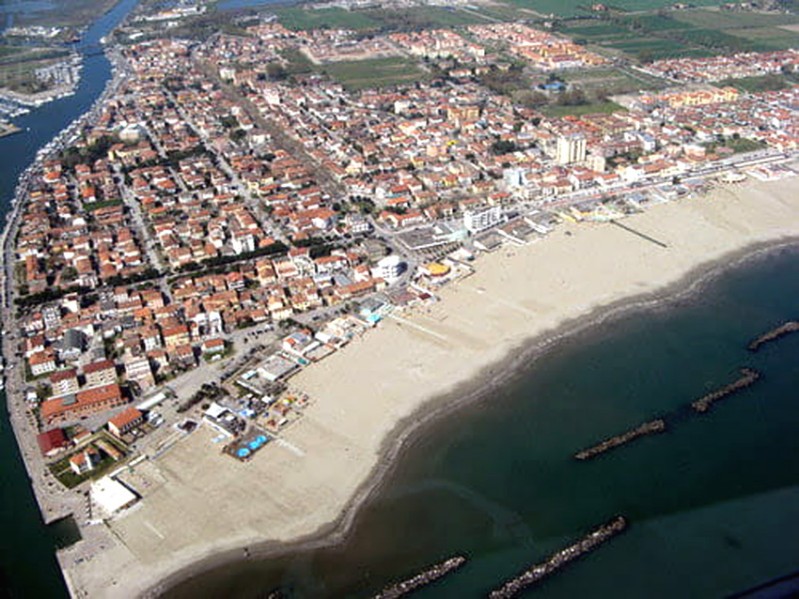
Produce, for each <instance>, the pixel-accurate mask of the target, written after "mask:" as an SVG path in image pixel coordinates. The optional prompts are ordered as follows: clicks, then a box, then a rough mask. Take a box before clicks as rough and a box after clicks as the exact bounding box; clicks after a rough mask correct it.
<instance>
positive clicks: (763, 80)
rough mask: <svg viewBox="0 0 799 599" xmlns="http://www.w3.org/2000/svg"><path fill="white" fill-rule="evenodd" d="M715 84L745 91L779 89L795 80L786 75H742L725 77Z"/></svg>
mask: <svg viewBox="0 0 799 599" xmlns="http://www.w3.org/2000/svg"><path fill="white" fill-rule="evenodd" d="M715 85H717V86H719V87H726V86H731V87H734V88H736V89H739V90H741V91H744V92H763V91H777V90H781V89H785V88H786V87H789V86H791V85H793V80H791V79H789V78H788V77H785V76H784V75H777V74H774V75H763V76H762V77H742V78H741V79H725V80H724V81H719V82H718V83H716V84H715Z"/></svg>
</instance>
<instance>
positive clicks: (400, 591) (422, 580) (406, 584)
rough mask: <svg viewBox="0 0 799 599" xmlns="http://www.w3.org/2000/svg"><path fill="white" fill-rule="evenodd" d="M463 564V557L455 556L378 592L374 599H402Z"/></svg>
mask: <svg viewBox="0 0 799 599" xmlns="http://www.w3.org/2000/svg"><path fill="white" fill-rule="evenodd" d="M465 563H466V558H465V557H463V556H462V555H456V556H455V557H451V558H449V559H448V560H445V561H443V562H440V563H438V564H435V565H433V566H430V567H429V568H427V569H426V570H424V571H422V572H419V574H417V575H416V576H414V577H413V578H408V579H407V580H403V581H402V582H398V583H397V584H395V585H392V586H390V587H386V588H385V589H383V590H382V591H380V592H379V593H378V594H377V595H375V597H374V599H396V598H397V597H402V596H403V595H407V594H408V593H411V592H413V591H415V590H416V589H420V588H422V587H423V586H426V585H428V584H430V583H432V582H435V581H436V580H438V579H439V578H442V577H444V576H446V575H447V574H449V573H450V572H452V571H453V570H457V569H458V568H460V567H461V566H462V565H463V564H465Z"/></svg>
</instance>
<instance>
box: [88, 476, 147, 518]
mask: <svg viewBox="0 0 799 599" xmlns="http://www.w3.org/2000/svg"><path fill="white" fill-rule="evenodd" d="M90 495H91V499H92V502H93V503H94V505H95V506H96V507H97V508H99V510H100V511H101V512H103V513H104V514H105V515H106V516H111V515H112V514H114V513H116V512H118V511H120V510H124V509H125V508H127V507H130V506H131V505H133V504H134V503H136V502H137V501H138V499H139V498H138V496H137V495H136V494H135V493H134V492H133V491H131V490H130V489H128V488H127V487H126V486H125V485H123V484H122V483H121V482H119V481H117V480H116V479H113V478H111V477H110V476H104V477H103V478H101V479H100V480H97V481H95V482H93V483H92V485H91V490H90Z"/></svg>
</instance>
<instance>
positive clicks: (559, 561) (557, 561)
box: [489, 516, 628, 599]
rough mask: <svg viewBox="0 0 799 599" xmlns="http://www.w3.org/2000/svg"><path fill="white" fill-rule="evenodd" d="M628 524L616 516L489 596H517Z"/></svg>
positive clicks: (611, 536) (619, 531)
mask: <svg viewBox="0 0 799 599" xmlns="http://www.w3.org/2000/svg"><path fill="white" fill-rule="evenodd" d="M627 526H628V523H627V519H626V518H625V517H624V516H616V517H615V518H613V519H612V520H611V521H610V522H607V523H605V524H603V525H602V526H600V527H599V528H596V529H595V530H592V531H591V532H589V533H588V534H587V535H585V536H584V537H583V538H581V539H580V540H579V541H577V542H576V543H574V544H573V545H569V546H568V547H566V548H565V549H561V550H560V551H558V552H557V553H555V554H553V555H552V556H550V557H549V558H548V559H547V560H546V561H544V562H541V563H538V564H534V565H533V566H531V567H530V568H529V569H527V570H525V571H524V572H523V573H522V574H521V575H519V576H517V577H516V578H513V579H512V580H509V581H508V582H506V583H505V584H504V585H502V587H501V588H499V589H496V590H494V591H491V593H490V594H489V597H490V598H491V599H507V598H508V597H515V596H516V595H518V594H519V593H520V592H521V591H522V590H524V589H525V588H527V587H529V586H530V585H532V584H535V583H537V582H540V581H541V580H543V579H544V578H546V577H547V576H549V575H550V574H554V573H555V572H556V571H558V570H559V569H561V568H562V567H564V566H566V565H567V564H569V563H571V562H573V561H574V560H576V559H578V558H580V557H582V556H584V555H585V554H587V553H591V552H592V551H594V550H595V549H597V548H598V547H599V546H600V545H602V544H603V543H605V542H606V541H609V540H610V539H612V538H613V537H615V536H617V535H619V534H621V533H622V532H624V531H625V530H626V529H627Z"/></svg>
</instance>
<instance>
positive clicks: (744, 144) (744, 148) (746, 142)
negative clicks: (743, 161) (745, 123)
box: [705, 137, 766, 154]
mask: <svg viewBox="0 0 799 599" xmlns="http://www.w3.org/2000/svg"><path fill="white" fill-rule="evenodd" d="M705 147H706V148H707V150H708V152H714V151H716V150H718V149H719V148H729V149H731V150H732V151H733V152H735V153H736V154H742V153H744V152H754V151H756V150H762V149H763V148H765V147H766V144H764V143H762V142H759V141H755V140H754V139H747V138H745V137H741V138H739V139H732V138H730V139H727V140H725V141H724V142H714V143H709V144H706V145H705Z"/></svg>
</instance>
